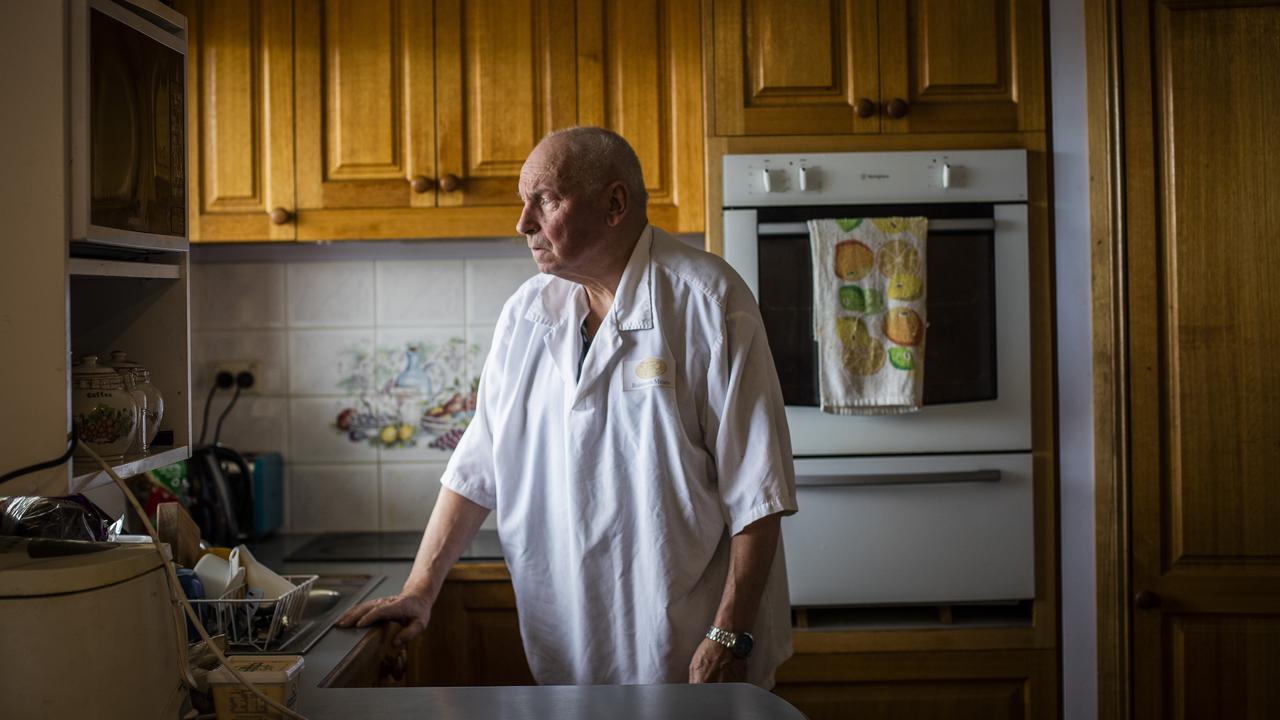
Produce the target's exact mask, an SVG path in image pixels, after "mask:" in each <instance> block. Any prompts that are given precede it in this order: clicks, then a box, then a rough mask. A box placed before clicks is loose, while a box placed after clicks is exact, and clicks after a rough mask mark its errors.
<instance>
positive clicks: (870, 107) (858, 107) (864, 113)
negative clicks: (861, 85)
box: [853, 98, 876, 118]
mask: <svg viewBox="0 0 1280 720" xmlns="http://www.w3.org/2000/svg"><path fill="white" fill-rule="evenodd" d="M853 112H854V113H856V114H857V116H858V117H860V118H869V117H871V116H872V115H875V114H876V103H875V101H874V100H872V99H870V98H858V102H856V103H854V104H853Z"/></svg>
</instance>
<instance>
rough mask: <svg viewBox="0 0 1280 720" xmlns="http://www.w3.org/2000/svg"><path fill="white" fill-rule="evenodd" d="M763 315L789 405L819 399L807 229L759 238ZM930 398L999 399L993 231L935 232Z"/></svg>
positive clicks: (930, 401)
mask: <svg viewBox="0 0 1280 720" xmlns="http://www.w3.org/2000/svg"><path fill="white" fill-rule="evenodd" d="M758 247H759V253H760V266H759V273H760V274H759V293H760V314H761V316H762V317H763V319H764V324H765V330H766V332H767V333H768V336H769V348H770V350H771V351H772V352H773V360H774V364H775V365H776V366H777V369H778V377H779V379H780V380H781V382H782V395H783V397H784V398H785V400H786V403H787V404H788V405H817V404H818V365H817V357H818V353H817V345H816V343H815V342H814V340H813V269H812V267H811V263H812V255H811V253H810V252H809V237H808V235H777V236H761V237H760V238H759V245H758ZM927 259H928V266H927V270H926V279H925V291H926V296H927V300H926V306H927V314H928V319H927V322H928V330H927V332H926V335H925V353H924V356H925V364H924V368H925V371H924V403H925V404H926V405H940V404H943V403H957V402H976V401H979V400H992V399H995V397H996V394H997V387H996V286H995V241H994V238H993V237H992V236H991V234H990V233H987V232H972V231H966V232H936V233H930V234H929V238H928V253H927Z"/></svg>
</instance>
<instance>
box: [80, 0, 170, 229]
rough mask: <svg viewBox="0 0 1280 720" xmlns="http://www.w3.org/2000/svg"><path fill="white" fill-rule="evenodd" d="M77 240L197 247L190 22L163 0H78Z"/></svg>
mask: <svg viewBox="0 0 1280 720" xmlns="http://www.w3.org/2000/svg"><path fill="white" fill-rule="evenodd" d="M68 9H69V14H70V30H71V42H70V46H71V67H70V76H71V82H70V91H71V97H70V106H71V239H72V240H73V241H75V242H80V243H93V244H97V245H111V246H115V247H124V248H134V249H141V250H185V249H186V248H187V160H186V152H187V143H186V134H187V122H186V91H185V87H186V77H187V63H186V56H187V40H186V38H187V30H186V25H187V23H186V18H184V17H183V16H182V15H181V14H179V13H178V12H176V11H174V10H173V9H172V8H169V7H166V6H165V5H162V4H161V3H160V2H158V1H157V0H75V1H73V2H71V3H70V4H69V6H68Z"/></svg>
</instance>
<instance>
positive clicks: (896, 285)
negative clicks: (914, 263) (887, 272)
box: [889, 273, 924, 300]
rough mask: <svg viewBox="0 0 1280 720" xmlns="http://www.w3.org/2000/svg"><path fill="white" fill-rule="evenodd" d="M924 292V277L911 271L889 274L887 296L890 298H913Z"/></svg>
mask: <svg viewBox="0 0 1280 720" xmlns="http://www.w3.org/2000/svg"><path fill="white" fill-rule="evenodd" d="M923 292H924V278H921V277H920V276H919V275H913V274H912V273H898V274H897V275H891V276H889V298H890V299H891V300H915V299H917V298H919V297H920V294H921V293H923Z"/></svg>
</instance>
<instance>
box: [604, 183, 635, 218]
mask: <svg viewBox="0 0 1280 720" xmlns="http://www.w3.org/2000/svg"><path fill="white" fill-rule="evenodd" d="M608 197H609V214H608V216H607V217H606V220H607V222H608V223H609V227H618V225H621V224H622V219H623V218H625V217H626V216H627V208H628V203H629V202H630V200H631V198H629V197H627V186H626V185H625V184H624V183H623V182H622V181H621V180H615V181H613V182H612V183H611V184H610V185H609V196H608Z"/></svg>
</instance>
